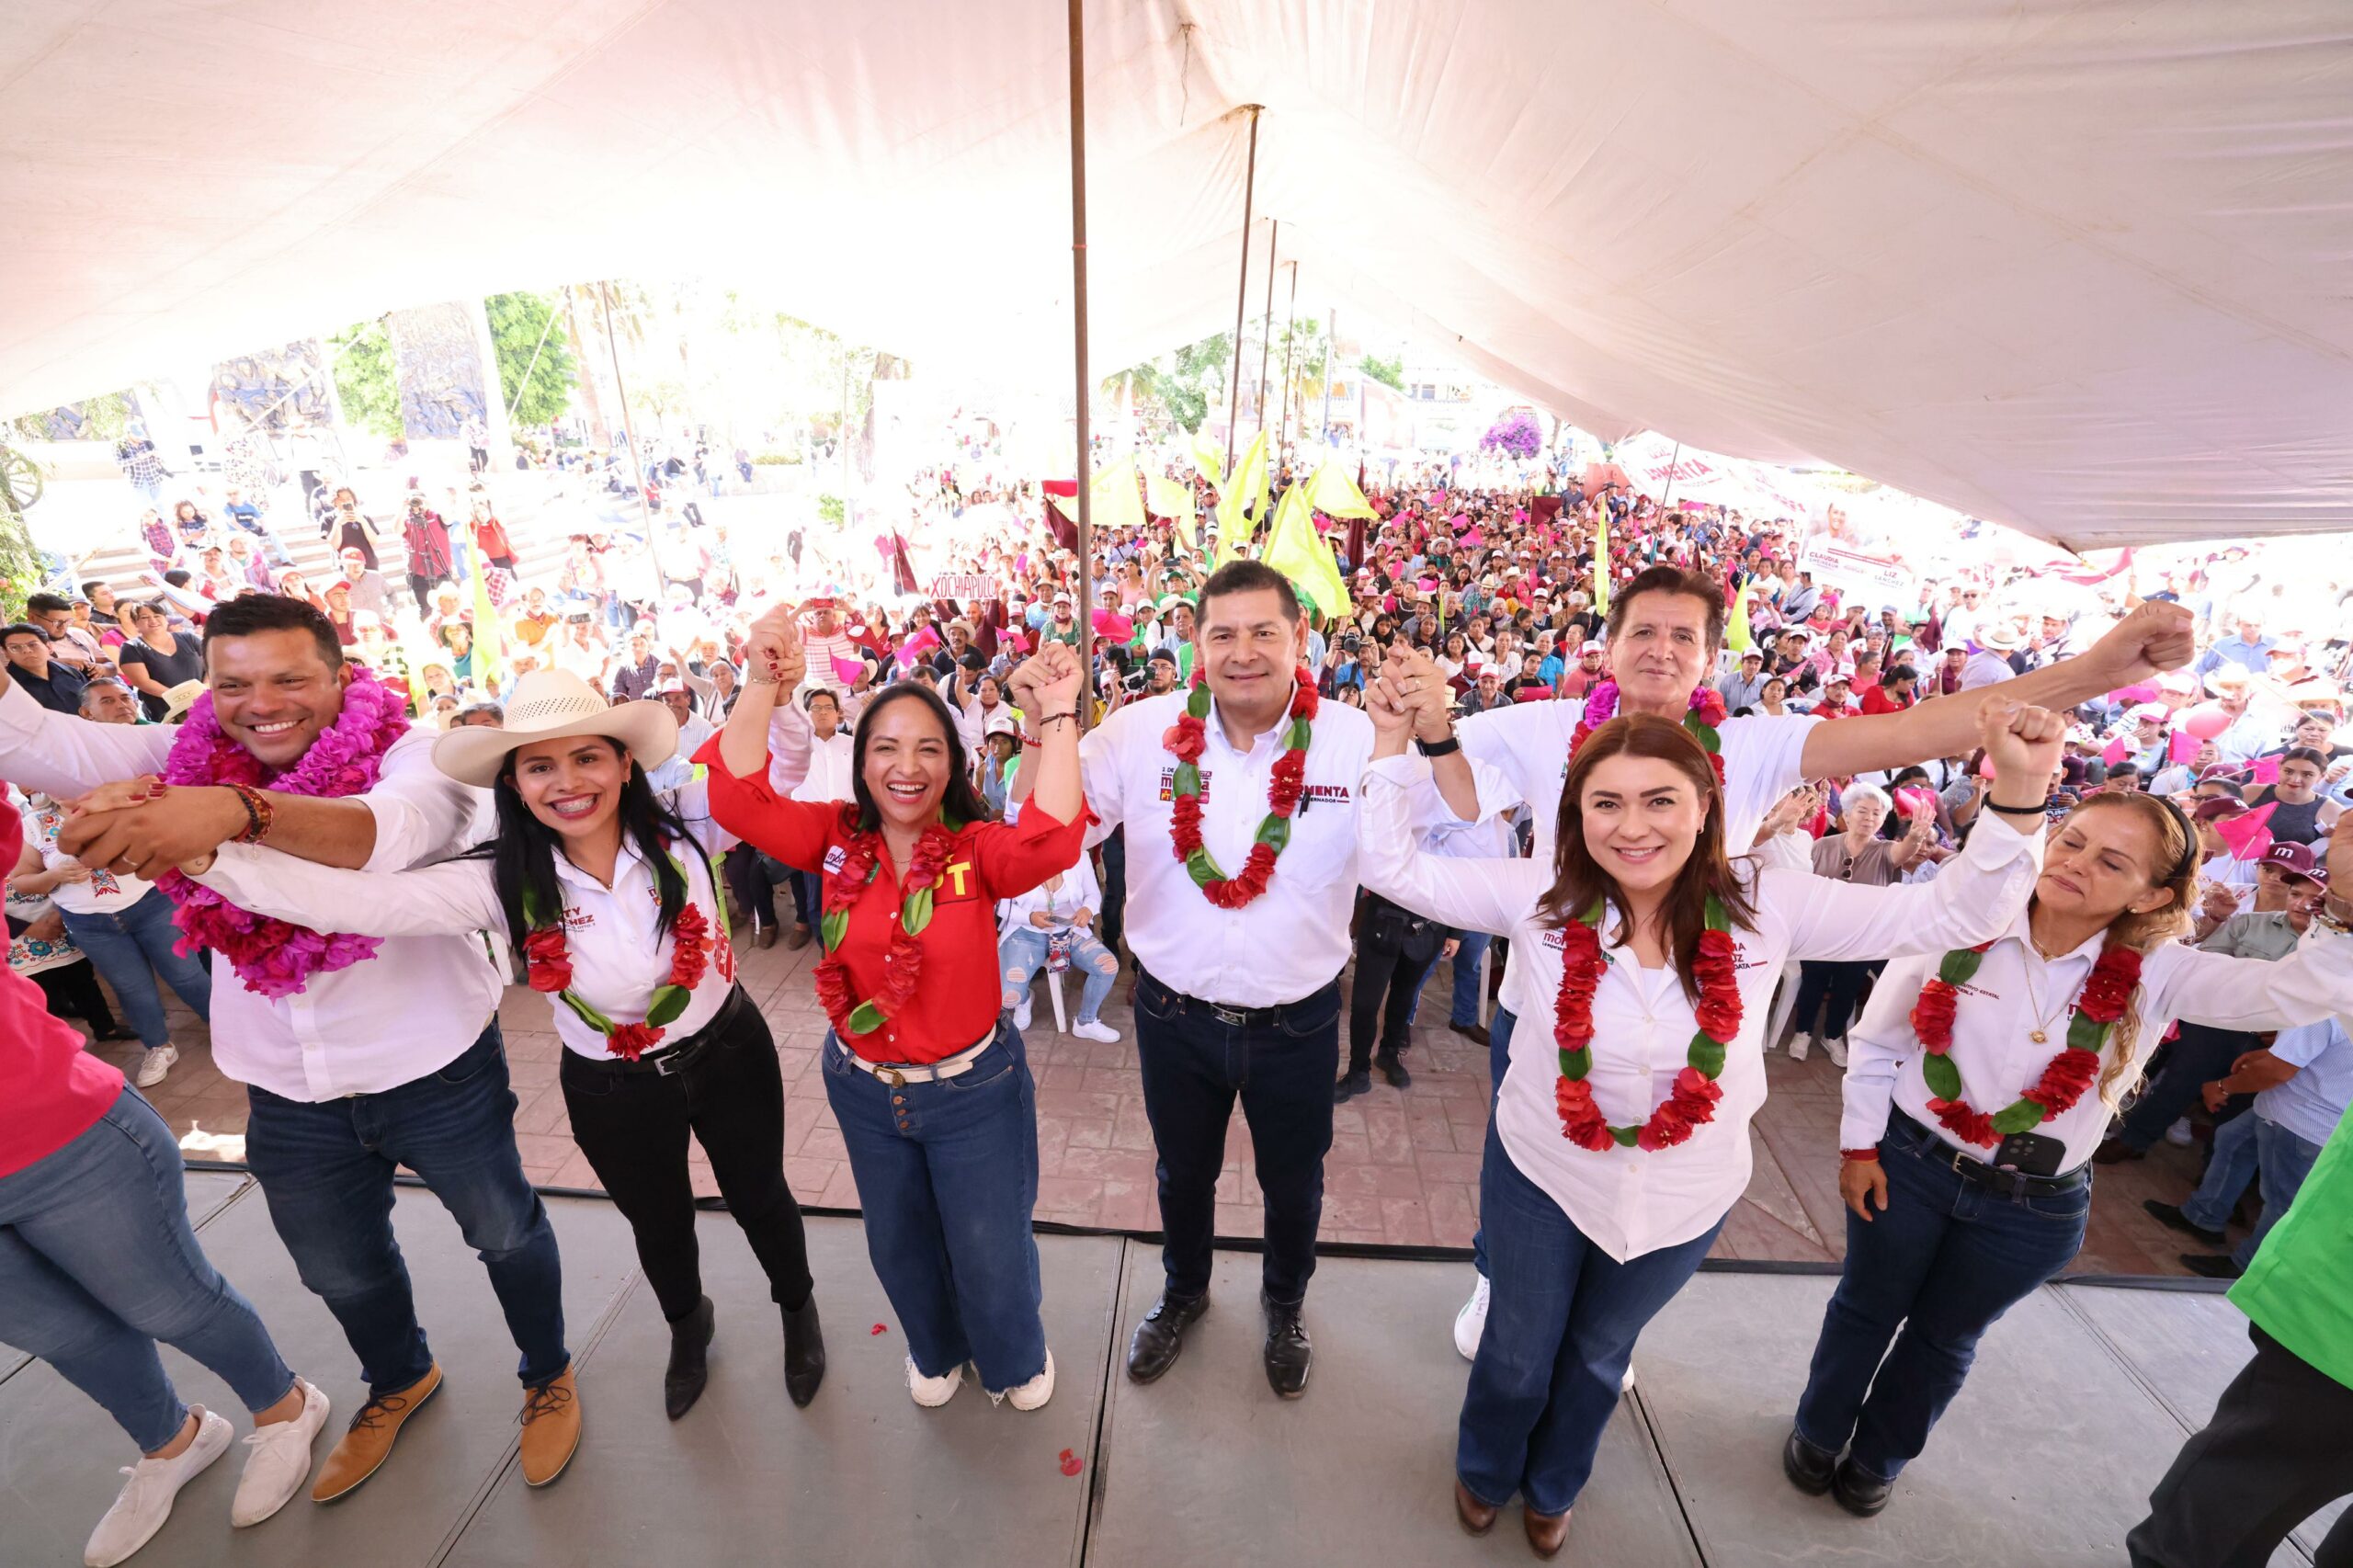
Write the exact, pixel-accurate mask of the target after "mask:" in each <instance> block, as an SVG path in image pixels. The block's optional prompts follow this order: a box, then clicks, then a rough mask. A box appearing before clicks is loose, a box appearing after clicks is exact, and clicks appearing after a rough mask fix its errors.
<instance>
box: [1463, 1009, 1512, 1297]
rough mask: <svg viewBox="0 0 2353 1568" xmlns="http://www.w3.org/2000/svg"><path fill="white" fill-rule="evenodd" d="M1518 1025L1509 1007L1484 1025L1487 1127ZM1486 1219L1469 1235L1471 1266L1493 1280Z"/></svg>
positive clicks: (1490, 1121) (1493, 1113) (1500, 1090)
mask: <svg viewBox="0 0 2353 1568" xmlns="http://www.w3.org/2000/svg"><path fill="white" fill-rule="evenodd" d="M1518 1022H1519V1019H1518V1017H1514V1016H1513V1013H1512V1010H1511V1009H1510V1008H1509V1007H1498V1008H1496V1009H1495V1017H1494V1018H1493V1019H1491V1020H1489V1022H1488V1024H1487V1078H1488V1084H1489V1087H1488V1090H1487V1125H1488V1126H1490V1127H1493V1126H1494V1125H1495V1096H1497V1095H1500V1094H1501V1093H1503V1088H1504V1069H1505V1068H1506V1067H1508V1066H1510V1065H1511V1031H1512V1029H1513V1028H1515V1027H1516V1026H1517V1025H1518ZM1485 1218H1486V1217H1485V1216H1484V1215H1483V1214H1482V1215H1481V1216H1480V1219H1481V1221H1484V1220H1485ZM1471 1262H1472V1266H1473V1267H1476V1268H1477V1269H1478V1270H1479V1272H1480V1273H1482V1274H1487V1277H1488V1278H1490V1279H1492V1278H1495V1277H1494V1276H1493V1275H1492V1274H1488V1271H1487V1227H1486V1225H1485V1224H1484V1223H1483V1222H1482V1223H1481V1225H1480V1226H1479V1228H1478V1229H1477V1230H1475V1231H1473V1232H1472V1233H1471Z"/></svg>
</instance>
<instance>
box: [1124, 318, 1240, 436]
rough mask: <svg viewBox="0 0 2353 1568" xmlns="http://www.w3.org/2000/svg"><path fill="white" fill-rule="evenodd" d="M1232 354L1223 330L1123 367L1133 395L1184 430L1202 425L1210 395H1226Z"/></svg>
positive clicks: (1207, 414)
mask: <svg viewBox="0 0 2353 1568" xmlns="http://www.w3.org/2000/svg"><path fill="white" fill-rule="evenodd" d="M1232 359H1233V338H1231V337H1230V336H1228V335H1226V334H1224V333H1222V332H1221V333H1217V334H1215V335H1211V336H1209V337H1204V338H1203V339H1201V340H1200V341H1199V343H1188V344H1187V345H1186V346H1185V347H1182V348H1179V349H1177V350H1176V352H1175V353H1174V354H1164V355H1162V356H1160V358H1157V359H1150V360H1146V361H1145V362H1144V363H1143V364H1141V365H1137V366H1134V367H1132V368H1131V369H1125V370H1122V371H1120V373H1119V375H1116V376H1113V377H1112V378H1111V381H1113V382H1117V381H1120V379H1121V378H1122V377H1124V378H1126V379H1127V380H1129V381H1132V382H1133V383H1134V385H1135V390H1136V396H1137V397H1139V398H1141V399H1142V400H1144V401H1146V402H1149V403H1154V404H1155V405H1157V406H1158V408H1159V409H1160V412H1161V413H1162V414H1163V415H1166V416H1167V419H1168V422H1169V423H1170V424H1171V425H1174V426H1176V427H1177V428H1178V429H1180V430H1184V431H1187V432H1190V431H1194V430H1198V429H1199V428H1200V427H1201V421H1202V420H1204V419H1207V418H1208V417H1209V413H1210V403H1211V398H1213V397H1222V396H1224V395H1225V372H1226V367H1227V365H1228V364H1229V363H1230V362H1231V361H1232Z"/></svg>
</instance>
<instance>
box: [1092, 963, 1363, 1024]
mask: <svg viewBox="0 0 2353 1568" xmlns="http://www.w3.org/2000/svg"><path fill="white" fill-rule="evenodd" d="M1139 972H1140V973H1141V974H1142V977H1143V978H1144V979H1145V980H1147V981H1149V982H1151V983H1153V984H1154V985H1157V986H1159V987H1160V989H1161V990H1163V991H1165V992H1167V993H1168V995H1169V999H1170V1000H1171V1001H1173V1002H1175V1003H1176V1010H1177V1011H1178V1012H1180V1013H1206V1014H1208V1015H1209V1016H1210V1017H1212V1018H1215V1019H1216V1020H1217V1021H1218V1022H1219V1023H1221V1024H1223V1025H1224V1026H1225V1027H1226V1028H1230V1029H1259V1028H1272V1027H1274V1026H1275V1025H1277V1024H1279V1023H1281V1022H1282V1021H1283V1019H1285V1018H1286V1017H1289V1016H1290V1011H1291V1009H1292V1008H1294V1007H1299V1006H1305V1005H1306V1004H1307V1003H1309V1002H1312V1001H1313V1000H1314V999H1315V998H1316V997H1317V996H1320V995H1322V994H1324V991H1325V990H1327V989H1329V987H1325V986H1319V987H1318V988H1317V989H1316V990H1314V991H1313V992H1311V993H1310V994H1307V995H1305V996H1302V997H1301V998H1300V999H1299V1000H1298V1001H1296V1002H1283V1003H1279V1004H1277V1005H1276V1006H1272V1007H1229V1006H1226V1005H1225V1004H1224V1003H1222V1002H1211V1001H1209V1000H1207V999H1206V998H1204V997H1199V996H1188V995H1187V994H1185V993H1183V992H1182V991H1179V990H1177V989H1176V987H1175V986H1173V985H1170V984H1169V983H1166V982H1165V981H1163V980H1161V979H1160V978H1158V977H1157V976H1155V975H1154V974H1153V973H1152V972H1151V971H1148V970H1143V971H1139Z"/></svg>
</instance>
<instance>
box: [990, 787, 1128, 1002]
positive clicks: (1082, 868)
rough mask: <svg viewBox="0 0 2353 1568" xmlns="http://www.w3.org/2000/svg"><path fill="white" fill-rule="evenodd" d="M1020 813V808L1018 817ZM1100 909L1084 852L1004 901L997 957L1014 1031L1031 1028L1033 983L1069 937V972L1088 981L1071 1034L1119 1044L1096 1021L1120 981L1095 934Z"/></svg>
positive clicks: (1115, 964) (1112, 960) (1090, 865)
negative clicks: (1066, 867) (1057, 944)
mask: <svg viewBox="0 0 2353 1568" xmlns="http://www.w3.org/2000/svg"><path fill="white" fill-rule="evenodd" d="M1018 812H1019V808H1018V807H1016V808H1015V814H1018ZM1102 908H1103V890H1102V888H1101V887H1099V886H1097V883H1096V881H1095V867H1094V865H1093V863H1092V862H1090V861H1089V860H1088V859H1087V858H1086V855H1085V853H1083V852H1082V853H1081V854H1080V856H1079V858H1078V864H1077V865H1075V866H1073V867H1072V868H1071V869H1069V870H1067V871H1063V872H1062V873H1060V874H1059V875H1056V876H1051V877H1049V878H1047V879H1046V880H1045V881H1043V882H1041V883H1040V884H1039V885H1038V886H1036V887H1034V888H1032V889H1030V890H1029V892H1025V893H1023V894H1022V895H1021V896H1020V897H1019V898H1013V899H1007V900H1006V903H1005V910H1004V915H1003V919H1002V927H1003V928H1002V930H1001V932H1000V934H999V936H998V937H997V958H998V960H999V961H1001V962H1002V963H1003V964H1004V965H1005V1005H1006V1006H1007V1007H1009V1008H1011V1009H1012V1010H1013V1027H1014V1028H1017V1029H1026V1028H1029V983H1030V982H1031V981H1032V980H1034V979H1035V978H1036V977H1037V974H1038V971H1040V970H1041V969H1043V968H1045V967H1046V962H1047V960H1048V959H1049V958H1050V957H1051V952H1052V945H1053V943H1054V942H1055V941H1057V940H1059V939H1063V938H1067V939H1068V941H1069V943H1070V967H1071V968H1072V969H1073V970H1074V971H1077V972H1078V973H1080V974H1081V975H1084V976H1085V977H1086V990H1084V991H1083V992H1081V993H1080V994H1079V998H1078V1017H1076V1018H1074V1019H1073V1020H1072V1022H1071V1026H1070V1032H1071V1033H1073V1034H1074V1035H1076V1036H1077V1037H1078V1038H1079V1039H1081V1040H1099V1041H1101V1042H1102V1043H1103V1044H1105V1045H1117V1044H1118V1043H1119V1042H1120V1031H1119V1030H1117V1029H1115V1028H1112V1027H1111V1026H1110V1025H1108V1024H1107V1023H1105V1022H1103V1020H1102V1018H1101V1017H1099V1016H1098V1015H1099V1013H1100V1012H1101V1010H1102V1006H1103V998H1104V997H1106V996H1108V995H1109V994H1111V983H1112V982H1113V981H1115V980H1117V979H1118V978H1119V976H1120V960H1118V959H1117V958H1116V957H1114V956H1113V955H1112V953H1111V950H1110V949H1108V948H1106V947H1105V946H1104V945H1103V943H1102V941H1101V940H1100V939H1099V938H1097V937H1096V935H1095V917H1096V915H1098V914H1099V913H1101V911H1102Z"/></svg>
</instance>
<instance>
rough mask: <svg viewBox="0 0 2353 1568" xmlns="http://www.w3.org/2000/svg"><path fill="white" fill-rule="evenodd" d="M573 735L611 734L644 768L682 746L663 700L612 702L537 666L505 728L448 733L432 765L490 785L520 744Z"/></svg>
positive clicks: (567, 674)
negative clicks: (679, 743)
mask: <svg viewBox="0 0 2353 1568" xmlns="http://www.w3.org/2000/svg"><path fill="white" fill-rule="evenodd" d="M571 735H605V736H608V737H609V738H611V739H613V740H616V741H619V742H620V744H623V745H625V746H627V747H628V748H629V755H630V756H631V759H632V760H634V761H635V762H636V763H637V764H638V766H640V767H660V766H661V765H662V764H663V763H665V762H667V761H669V760H670V755H671V753H673V752H675V751H676V750H677V749H678V721H677V720H676V718H675V717H673V716H672V714H671V712H670V710H669V709H668V708H667V707H665V706H664V705H663V704H662V703H659V702H646V701H637V702H622V703H611V704H608V702H606V700H605V699H603V698H601V697H599V696H597V689H596V687H592V686H590V685H589V684H588V683H587V682H586V681H585V680H582V679H581V678H580V677H579V676H576V675H574V674H573V673H572V672H571V671H569V670H533V671H532V672H531V673H530V674H529V675H527V676H524V677H523V678H522V679H521V680H518V681H517V682H516V683H515V695H514V697H513V699H511V700H510V701H508V703H507V704H506V728H504V729H498V730H494V729H491V728H489V727H488V726H487V725H481V726H472V727H469V728H466V729H460V730H451V731H449V733H446V734H444V735H443V736H442V737H441V738H440V739H439V740H437V741H435V742H434V743H433V766H434V767H438V768H439V769H440V770H441V771H442V772H444V773H446V774H448V775H449V777H450V778H454V779H456V780H457V781H458V782H459V783H460V784H474V785H479V786H481V787H482V788H483V789H488V788H490V787H491V786H492V785H494V784H495V783H497V782H498V775H499V772H500V770H501V769H503V768H504V767H506V757H507V754H508V753H510V752H512V751H514V750H515V749H516V748H517V746H524V745H529V744H531V743H532V742H533V741H552V740H562V739H564V738H565V737H567V736H571Z"/></svg>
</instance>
